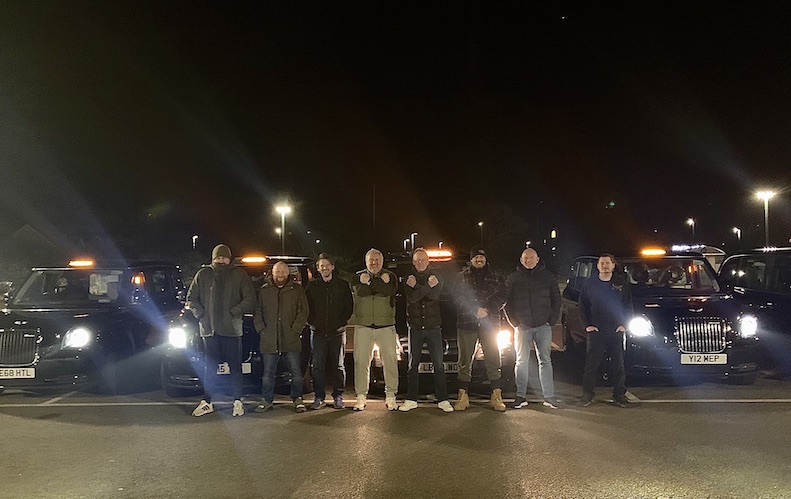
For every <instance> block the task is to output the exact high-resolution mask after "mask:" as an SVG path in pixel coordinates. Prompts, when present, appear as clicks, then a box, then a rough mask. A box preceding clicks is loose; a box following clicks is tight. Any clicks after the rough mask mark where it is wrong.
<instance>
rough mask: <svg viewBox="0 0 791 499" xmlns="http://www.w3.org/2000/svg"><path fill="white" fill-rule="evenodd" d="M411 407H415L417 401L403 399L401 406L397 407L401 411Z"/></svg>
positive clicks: (408, 409)
mask: <svg viewBox="0 0 791 499" xmlns="http://www.w3.org/2000/svg"><path fill="white" fill-rule="evenodd" d="M412 409H417V402H415V401H414V400H405V401H404V403H403V404H401V407H399V408H398V410H399V411H401V412H407V411H411V410H412Z"/></svg>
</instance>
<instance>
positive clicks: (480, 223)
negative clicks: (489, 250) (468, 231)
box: [478, 221, 483, 246]
mask: <svg viewBox="0 0 791 499" xmlns="http://www.w3.org/2000/svg"><path fill="white" fill-rule="evenodd" d="M478 227H480V228H481V246H483V221H480V222H478Z"/></svg>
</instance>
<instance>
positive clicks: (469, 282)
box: [453, 263, 505, 329]
mask: <svg viewBox="0 0 791 499" xmlns="http://www.w3.org/2000/svg"><path fill="white" fill-rule="evenodd" d="M453 301H454V303H455V304H456V313H457V322H456V326H457V327H458V328H459V329H478V328H479V327H482V328H486V329H495V328H498V327H500V312H499V311H500V309H501V308H502V307H503V304H504V303H505V283H503V280H502V278H501V277H500V276H499V275H498V274H497V273H496V272H495V271H494V270H492V269H491V267H489V264H488V263H487V264H486V265H485V266H484V267H483V268H482V269H476V268H474V267H473V266H472V265H470V266H468V267H467V268H466V269H464V270H462V271H461V272H460V273H459V275H458V276H457V277H456V281H455V283H454V285H453ZM478 308H485V309H487V310H488V311H489V315H488V316H486V317H485V318H483V319H478V318H477V317H476V316H475V313H476V312H477V311H478Z"/></svg>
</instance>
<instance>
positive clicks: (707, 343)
mask: <svg viewBox="0 0 791 499" xmlns="http://www.w3.org/2000/svg"><path fill="white" fill-rule="evenodd" d="M725 330H726V328H725V320H724V319H722V318H720V317H676V320H675V334H676V341H677V342H678V348H679V350H681V351H682V352H683V353H719V352H722V351H724V350H725Z"/></svg>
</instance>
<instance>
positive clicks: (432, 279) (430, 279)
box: [426, 274, 439, 288]
mask: <svg viewBox="0 0 791 499" xmlns="http://www.w3.org/2000/svg"><path fill="white" fill-rule="evenodd" d="M426 282H427V283H428V286H429V287H430V288H433V287H434V286H436V285H437V284H439V279H437V276H435V275H434V274H431V275H430V276H428V280H426Z"/></svg>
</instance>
